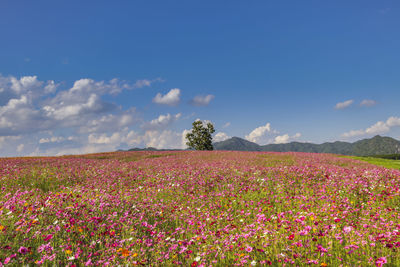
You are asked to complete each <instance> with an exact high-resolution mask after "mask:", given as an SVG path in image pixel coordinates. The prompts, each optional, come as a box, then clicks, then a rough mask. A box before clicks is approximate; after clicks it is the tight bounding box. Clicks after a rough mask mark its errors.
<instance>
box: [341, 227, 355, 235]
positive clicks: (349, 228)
mask: <svg viewBox="0 0 400 267" xmlns="http://www.w3.org/2000/svg"><path fill="white" fill-rule="evenodd" d="M352 230H353V227H351V226H346V227H344V228H343V232H345V233H346V234H348V233H350V232H351V231H352Z"/></svg>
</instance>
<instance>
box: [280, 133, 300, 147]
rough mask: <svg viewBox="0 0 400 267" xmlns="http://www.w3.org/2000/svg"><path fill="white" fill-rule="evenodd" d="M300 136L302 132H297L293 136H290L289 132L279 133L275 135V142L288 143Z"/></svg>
mask: <svg viewBox="0 0 400 267" xmlns="http://www.w3.org/2000/svg"><path fill="white" fill-rule="evenodd" d="M300 137H301V133H296V134H295V135H293V136H289V134H284V135H278V136H276V137H275V139H274V143H275V144H286V143H289V142H292V141H295V140H297V139H298V138H300Z"/></svg>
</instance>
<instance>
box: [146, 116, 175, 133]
mask: <svg viewBox="0 0 400 267" xmlns="http://www.w3.org/2000/svg"><path fill="white" fill-rule="evenodd" d="M181 116H182V114H181V113H178V114H175V115H171V114H169V113H168V114H167V115H160V116H158V118H156V119H154V120H151V121H150V122H148V123H145V124H143V126H142V128H144V129H147V130H159V129H165V128H167V127H168V126H169V125H171V124H172V123H173V122H175V121H177V120H178V119H179V118H180V117H181Z"/></svg>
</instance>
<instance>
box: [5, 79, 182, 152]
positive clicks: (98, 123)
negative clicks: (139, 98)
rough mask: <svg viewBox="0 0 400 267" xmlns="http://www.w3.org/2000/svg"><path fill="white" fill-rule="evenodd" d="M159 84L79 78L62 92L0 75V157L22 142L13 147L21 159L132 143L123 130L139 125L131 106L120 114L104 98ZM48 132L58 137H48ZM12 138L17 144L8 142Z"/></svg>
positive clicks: (37, 82) (127, 131) (52, 83)
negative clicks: (21, 156) (27, 156)
mask: <svg viewBox="0 0 400 267" xmlns="http://www.w3.org/2000/svg"><path fill="white" fill-rule="evenodd" d="M161 81H162V80H161V79H159V78H157V79H155V80H138V81H136V82H135V83H133V84H132V83H128V82H126V81H120V80H118V79H112V80H110V81H95V80H93V79H88V78H85V79H79V80H77V81H75V82H74V83H73V84H72V86H70V87H67V88H60V87H61V85H63V86H64V87H66V86H65V83H56V82H55V81H52V80H49V81H41V80H39V79H38V78H37V76H24V77H20V78H17V77H14V76H2V75H0V145H1V146H2V150H1V151H0V155H1V156H15V155H17V154H15V153H16V152H17V149H18V146H19V145H21V143H22V142H23V144H24V147H23V148H22V146H19V150H20V151H21V152H23V153H24V154H25V155H29V154H32V153H34V154H36V155H55V154H60V153H61V152H65V153H72V152H73V151H75V152H76V153H85V152H95V151H112V150H113V149H114V148H116V147H117V146H126V145H127V144H128V145H129V144H135V143H137V142H134V141H132V140H138V139H137V138H138V137H137V136H134V133H133V132H130V129H129V128H130V127H132V126H134V125H135V123H137V122H139V121H140V116H139V113H138V112H136V109H135V108H134V107H132V108H129V109H124V108H122V107H119V106H117V105H116V104H115V103H112V102H108V101H106V100H105V98H104V96H106V95H111V94H117V93H120V92H122V91H123V90H130V89H134V88H141V87H146V86H151V84H152V83H153V82H161ZM179 116H181V115H178V117H179ZM173 117H174V119H176V118H177V117H176V115H175V116H173ZM159 124H160V125H162V124H163V121H162V120H161V121H160V122H159ZM53 132H56V133H57V134H61V135H62V136H53ZM115 132H117V133H118V134H119V135H120V136H119V137H120V139H121V140H120V141H117V140H116V137H117V136H118V134H115ZM135 134H136V135H138V134H137V133H135ZM65 135H68V136H69V137H68V138H66V137H64V136H65ZM128 135H129V136H128ZM89 136H90V138H89ZM16 137H18V138H20V139H21V141H19V142H18V143H17V141H15V140H14V139H12V138H16ZM128 137H129V138H130V139H128ZM135 138H136V139H135ZM141 141H142V139H141ZM180 142H181V141H180V139H179V143H180ZM18 155H19V154H18Z"/></svg>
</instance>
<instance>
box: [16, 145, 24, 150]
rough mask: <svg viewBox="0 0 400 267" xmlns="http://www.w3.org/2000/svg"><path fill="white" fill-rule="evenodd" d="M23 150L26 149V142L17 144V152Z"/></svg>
mask: <svg viewBox="0 0 400 267" xmlns="http://www.w3.org/2000/svg"><path fill="white" fill-rule="evenodd" d="M22 150H24V144H19V145H18V146H17V152H22Z"/></svg>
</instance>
